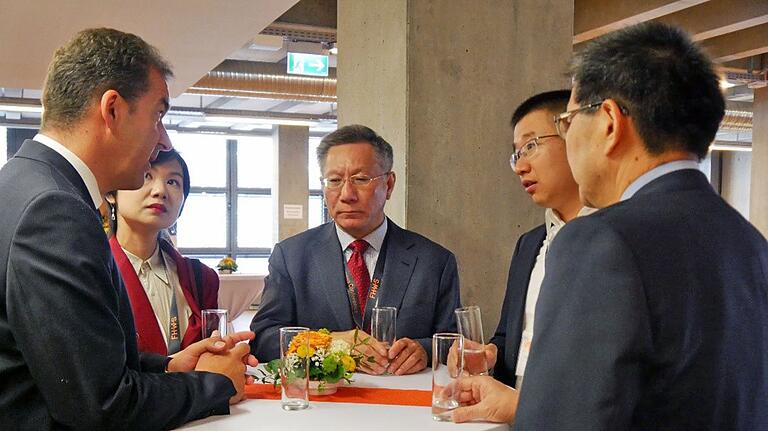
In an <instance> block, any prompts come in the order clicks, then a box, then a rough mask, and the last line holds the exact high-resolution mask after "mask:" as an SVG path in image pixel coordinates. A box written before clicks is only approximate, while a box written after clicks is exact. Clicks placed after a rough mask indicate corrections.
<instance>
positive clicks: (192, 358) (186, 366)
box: [168, 331, 259, 383]
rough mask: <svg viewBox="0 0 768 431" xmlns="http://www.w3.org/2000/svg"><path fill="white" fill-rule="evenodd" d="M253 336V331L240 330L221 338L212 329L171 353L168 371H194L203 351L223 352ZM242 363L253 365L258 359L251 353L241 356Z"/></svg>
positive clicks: (256, 363) (217, 332)
mask: <svg viewBox="0 0 768 431" xmlns="http://www.w3.org/2000/svg"><path fill="white" fill-rule="evenodd" d="M253 337H255V334H254V333H253V332H251V331H242V332H235V333H234V334H231V335H227V336H226V337H224V338H221V337H220V336H219V331H214V332H213V334H212V335H211V337H210V338H206V339H203V340H200V341H198V342H197V343H194V344H190V345H189V346H187V348H186V349H184V350H182V351H180V352H178V353H175V354H173V355H171V361H170V362H169V363H168V372H186V371H194V370H195V367H196V366H197V362H198V360H199V359H200V356H201V355H202V354H203V353H206V352H210V353H224V352H226V351H228V350H230V349H232V348H233V347H235V345H236V344H237V343H239V342H241V341H249V340H252V339H253ZM243 364H245V365H250V366H252V367H255V366H256V365H258V364H259V361H257V360H256V357H254V356H253V355H248V356H247V357H244V358H243ZM251 380H252V379H251ZM249 383H252V382H249Z"/></svg>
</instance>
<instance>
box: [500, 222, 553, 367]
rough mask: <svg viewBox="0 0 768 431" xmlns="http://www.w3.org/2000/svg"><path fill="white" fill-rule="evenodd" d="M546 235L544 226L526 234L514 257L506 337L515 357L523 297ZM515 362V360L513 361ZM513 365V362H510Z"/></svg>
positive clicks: (523, 303) (521, 317)
mask: <svg viewBox="0 0 768 431" xmlns="http://www.w3.org/2000/svg"><path fill="white" fill-rule="evenodd" d="M546 236H547V229H546V226H540V227H539V228H537V229H535V230H534V231H533V232H531V234H530V235H527V236H526V238H524V239H523V241H524V242H523V243H522V244H520V249H519V251H518V253H519V255H518V256H515V258H514V268H513V269H512V271H513V272H512V273H511V274H510V281H509V284H510V286H509V287H508V289H510V291H511V292H512V293H513V295H512V296H511V297H510V298H509V303H510V308H509V313H510V315H511V316H514V318H512V319H510V320H509V325H510V327H509V328H507V337H510V336H511V337H512V342H513V344H512V345H513V346H515V348H514V349H513V350H514V351H513V352H508V353H513V354H514V356H515V358H516V357H517V353H518V352H517V351H518V349H519V347H520V336H519V334H520V333H522V330H523V316H524V315H525V299H526V297H527V295H528V285H529V284H530V282H531V273H532V272H533V266H534V265H535V264H536V257H537V256H538V255H539V250H541V246H542V245H543V244H544V238H546ZM515 363H516V361H515ZM512 366H513V367H514V366H515V364H512Z"/></svg>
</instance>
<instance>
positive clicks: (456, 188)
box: [337, 0, 573, 334]
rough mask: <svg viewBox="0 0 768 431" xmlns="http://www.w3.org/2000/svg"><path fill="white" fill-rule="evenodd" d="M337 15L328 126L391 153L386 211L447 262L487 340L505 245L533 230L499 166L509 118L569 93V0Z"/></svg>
mask: <svg viewBox="0 0 768 431" xmlns="http://www.w3.org/2000/svg"><path fill="white" fill-rule="evenodd" d="M338 16H339V18H338V35H339V62H338V68H337V76H338V96H339V125H345V124H349V123H363V124H366V125H368V126H371V127H372V128H374V129H375V130H377V131H379V132H380V133H381V134H382V136H384V138H385V139H387V140H388V141H389V142H390V143H392V144H393V146H394V149H395V153H396V154H395V171H396V173H397V175H398V181H397V185H396V192H395V194H394V196H393V199H392V201H390V202H389V203H388V204H387V213H388V214H389V215H390V216H391V217H392V218H393V219H394V221H395V222H396V223H399V224H404V225H405V226H406V227H407V228H408V229H410V230H413V231H416V232H419V233H421V234H423V235H425V236H427V237H429V238H431V239H433V240H435V241H437V242H439V243H441V244H443V245H444V246H446V247H447V248H449V249H451V250H452V251H453V252H454V253H455V254H456V255H457V257H458V260H459V272H460V277H461V286H462V301H463V302H464V303H465V304H477V305H480V307H481V308H482V310H483V320H484V325H485V332H486V334H488V333H490V332H492V331H493V330H494V329H495V326H496V323H497V322H498V317H499V311H500V308H501V303H502V298H503V295H504V290H505V288H506V279H507V271H508V267H509V261H510V257H511V255H512V251H513V249H514V245H515V241H516V240H517V239H518V237H519V236H520V234H522V233H524V232H526V231H528V230H529V229H531V228H532V227H534V226H536V225H538V224H541V223H543V211H542V210H541V209H540V208H538V207H536V206H534V205H533V204H532V202H531V200H530V198H529V197H528V196H527V195H526V194H525V193H524V192H523V190H522V188H521V187H520V185H519V180H518V179H517V177H516V176H515V175H514V173H513V172H512V170H511V168H510V166H509V155H510V153H511V151H512V129H511V127H510V126H509V119H510V116H511V114H512V111H513V110H514V108H515V107H516V106H517V105H518V104H519V103H520V102H522V101H523V100H524V99H525V98H527V97H529V96H531V95H532V94H534V93H536V92H540V91H545V90H553V89H558V88H568V87H569V85H570V83H569V79H568V78H567V76H566V73H567V63H568V60H569V58H570V55H571V47H572V45H571V44H572V37H573V26H572V23H573V0H547V1H538V0H494V1H491V0H486V1H475V0H442V1H438V0H418V1H414V0H410V1H409V0H391V1H386V2H380V1H359V0H339V2H338Z"/></svg>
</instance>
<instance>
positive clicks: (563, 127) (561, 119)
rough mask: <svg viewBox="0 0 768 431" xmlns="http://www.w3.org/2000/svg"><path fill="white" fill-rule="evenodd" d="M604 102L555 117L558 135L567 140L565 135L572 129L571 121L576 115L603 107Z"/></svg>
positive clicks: (591, 104)
mask: <svg viewBox="0 0 768 431" xmlns="http://www.w3.org/2000/svg"><path fill="white" fill-rule="evenodd" d="M603 102H605V100H601V101H600V102H595V103H590V104H589V105H585V106H582V107H580V108H576V109H574V110H572V111H565V112H563V113H561V114H558V115H555V129H556V130H557V134H558V135H559V136H560V137H561V138H563V139H565V135H566V134H567V133H568V128H569V127H571V121H573V117H575V116H576V114H578V113H579V112H582V111H586V110H587V109H594V108H597V107H598V106H600V105H602V104H603Z"/></svg>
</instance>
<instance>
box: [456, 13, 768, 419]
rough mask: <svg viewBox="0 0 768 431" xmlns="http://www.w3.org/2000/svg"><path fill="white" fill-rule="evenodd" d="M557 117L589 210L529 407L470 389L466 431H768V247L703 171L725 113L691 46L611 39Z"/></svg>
mask: <svg viewBox="0 0 768 431" xmlns="http://www.w3.org/2000/svg"><path fill="white" fill-rule="evenodd" d="M573 83H574V85H573V91H572V93H571V100H570V101H569V103H568V111H567V112H564V113H562V114H560V115H559V116H557V117H556V122H557V123H556V124H557V127H558V133H559V134H560V135H561V136H563V137H565V140H566V143H567V145H566V146H567V153H568V162H569V163H570V165H571V169H572V171H573V175H574V179H575V180H576V182H577V183H578V184H579V193H580V196H581V199H582V201H583V202H584V203H585V204H587V205H590V206H593V207H597V208H602V210H600V211H598V212H596V213H595V214H593V215H591V216H587V217H582V218H578V219H576V220H574V221H572V222H571V223H568V224H567V225H566V226H565V227H564V228H563V229H562V230H561V231H560V233H559V235H558V237H557V238H556V239H555V241H554V242H553V244H552V247H551V249H550V251H549V254H548V256H547V262H546V263H547V274H546V276H545V278H544V282H543V284H542V287H541V296H540V297H539V302H538V305H537V308H536V318H535V327H534V338H533V339H534V343H533V346H532V348H531V356H530V357H529V360H528V365H527V367H526V370H525V379H526V380H525V385H524V386H523V388H522V390H521V392H520V398H519V406H517V403H518V400H517V392H516V391H515V390H513V389H510V388H507V387H504V386H503V385H500V384H498V383H494V382H493V381H488V380H485V379H466V380H465V381H464V382H462V384H461V386H462V389H464V390H467V392H465V393H464V394H463V395H464V397H465V398H464V401H466V402H469V403H477V404H475V405H472V406H469V407H463V408H460V409H458V410H457V411H456V412H454V420H457V421H464V420H467V419H471V418H476V417H485V418H488V419H491V420H501V421H508V420H511V419H513V418H514V417H515V414H516V419H515V429H517V430H659V429H664V430H673V429H674V430H758V429H760V430H764V429H768V379H766V376H768V243H766V240H765V238H764V237H763V236H762V235H761V234H760V233H759V232H758V231H757V230H756V229H755V228H754V227H753V226H752V225H751V224H749V222H748V221H747V220H745V219H744V218H743V217H742V216H741V215H740V214H739V213H738V212H737V211H736V210H734V209H733V208H731V207H730V206H729V205H728V204H727V203H726V202H725V201H723V199H722V198H720V196H718V195H717V193H716V192H715V191H714V190H713V189H712V187H711V185H710V184H709V182H708V181H707V178H706V176H704V174H702V173H701V172H700V171H699V170H698V169H697V167H698V165H697V161H698V160H700V159H701V158H703V157H705V156H706V154H707V151H708V149H709V145H710V143H711V142H712V140H713V139H714V137H715V133H716V132H717V129H718V126H719V124H720V121H721V119H722V118H723V113H724V105H725V103H724V100H723V96H722V93H721V91H720V87H719V79H718V76H717V74H716V73H715V70H714V66H713V64H712V62H711V61H710V60H709V59H708V58H707V57H706V55H705V54H704V53H703V52H702V51H701V49H700V48H699V47H697V46H696V45H695V44H694V43H693V42H692V41H691V40H690V39H689V38H688V36H687V35H685V34H684V33H683V32H682V31H680V30H678V29H676V28H674V27H670V26H667V25H663V24H660V23H645V24H640V25H638V26H634V27H629V28H626V29H623V30H620V31H617V32H614V33H610V34H608V35H606V36H604V37H602V38H600V39H598V40H596V41H595V42H593V43H592V44H590V45H589V46H587V47H586V48H585V49H584V50H582V51H581V52H580V53H579V54H578V55H577V57H576V60H575V62H574V79H573Z"/></svg>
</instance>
